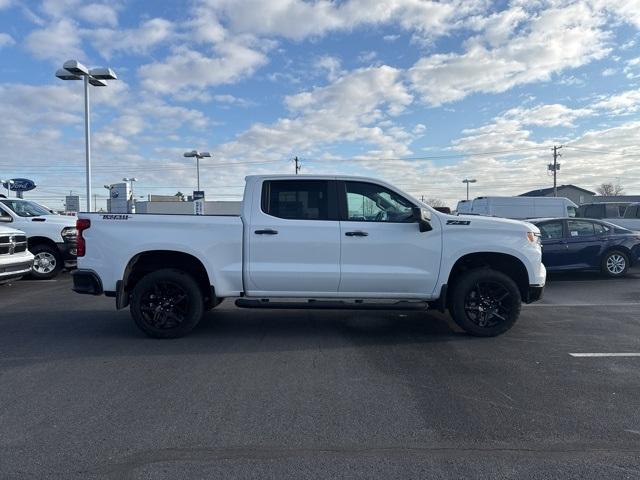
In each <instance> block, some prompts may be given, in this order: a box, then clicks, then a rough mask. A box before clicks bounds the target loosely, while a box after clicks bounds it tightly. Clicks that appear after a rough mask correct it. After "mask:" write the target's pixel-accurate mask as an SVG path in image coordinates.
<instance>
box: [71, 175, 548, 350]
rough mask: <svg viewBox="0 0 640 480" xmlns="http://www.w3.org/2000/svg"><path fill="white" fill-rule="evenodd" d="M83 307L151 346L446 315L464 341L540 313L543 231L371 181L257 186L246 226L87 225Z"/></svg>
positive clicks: (210, 222)
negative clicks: (121, 320)
mask: <svg viewBox="0 0 640 480" xmlns="http://www.w3.org/2000/svg"><path fill="white" fill-rule="evenodd" d="M77 230H78V240H77V241H78V243H77V250H78V270H76V271H75V272H74V273H73V281H74V285H73V289H74V290H75V291H76V292H78V293H85V294H94V295H100V294H105V295H107V296H112V297H115V299H116V307H117V308H123V307H126V306H127V305H130V310H131V314H132V316H133V319H134V320H135V322H136V324H137V325H138V327H140V329H141V330H143V331H144V332H145V333H146V334H148V335H150V336H153V337H162V338H167V337H178V336H181V335H184V334H186V333H188V332H189V331H190V330H191V329H192V328H193V327H194V326H195V325H196V324H197V323H198V322H199V321H200V319H201V317H202V315H203V312H204V310H206V309H210V308H213V307H215V306H216V305H217V304H219V303H220V302H221V301H222V300H223V299H224V298H227V297H237V300H236V302H235V303H236V305H237V306H238V307H245V308H334V309H387V310H388V309H426V308H429V307H431V308H436V309H439V310H442V311H444V310H445V309H448V310H449V311H450V312H451V315H452V317H453V319H454V320H455V321H456V323H457V324H458V325H459V326H460V327H462V328H463V329H464V330H465V331H466V332H468V333H470V334H472V335H478V336H493V335H498V334H501V333H503V332H505V331H507V330H508V329H509V328H511V326H512V325H513V324H514V323H515V321H516V319H517V318H518V316H519V313H520V306H521V302H523V301H524V302H527V303H528V302H533V301H535V300H538V299H539V298H540V297H541V295H542V291H543V287H544V283H545V278H546V270H545V267H544V265H543V264H542V263H541V247H540V236H539V230H538V228H537V227H535V226H534V225H531V224H529V223H525V222H520V221H517V220H506V219H500V218H488V217H478V216H466V217H465V216H453V215H447V214H443V213H439V212H436V211H435V210H433V209H431V208H430V207H428V206H427V205H425V204H423V203H421V202H419V201H418V200H416V199H415V198H413V197H411V196H410V195H407V194H406V193H403V192H402V191H400V190H398V189H397V188H395V187H393V186H391V185H389V184H387V183H384V182H381V181H378V180H372V179H368V178H359V177H342V176H331V177H328V176H306V175H304V176H302V175H298V176H249V177H247V179H246V186H245V191H244V201H243V205H242V212H241V215H240V216H185V215H154V214H151V215H144V214H141V215H131V214H103V213H82V214H80V215H79V218H78V222H77Z"/></svg>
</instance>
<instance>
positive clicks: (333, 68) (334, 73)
mask: <svg viewBox="0 0 640 480" xmlns="http://www.w3.org/2000/svg"><path fill="white" fill-rule="evenodd" d="M341 63H342V62H341V61H340V59H339V58H338V57H332V56H331V55H323V56H321V57H320V58H318V59H317V60H316V61H315V62H314V65H313V66H314V67H315V68H316V69H318V70H320V71H322V72H326V73H327V78H328V79H329V81H333V80H335V79H336V78H338V76H340V75H341V74H342V73H343V72H342V70H341V68H340V67H341Z"/></svg>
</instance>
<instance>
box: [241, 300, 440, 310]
mask: <svg viewBox="0 0 640 480" xmlns="http://www.w3.org/2000/svg"><path fill="white" fill-rule="evenodd" d="M236 307H240V308H272V309H288V310H304V309H307V310H311V309H314V310H315V309H318V310H321V309H324V310H414V311H421V310H427V308H429V306H428V304H427V302H409V301H399V302H393V303H382V302H370V303H364V302H363V301H361V300H356V301H355V302H345V301H342V300H307V301H306V302H302V301H292V302H282V301H278V302H273V301H271V300H269V299H249V298H238V299H237V300H236Z"/></svg>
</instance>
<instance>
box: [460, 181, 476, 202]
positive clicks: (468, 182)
mask: <svg viewBox="0 0 640 480" xmlns="http://www.w3.org/2000/svg"><path fill="white" fill-rule="evenodd" d="M476 182H477V180H476V179H475V178H465V179H464V180H462V183H466V184H467V200H469V184H470V183H476Z"/></svg>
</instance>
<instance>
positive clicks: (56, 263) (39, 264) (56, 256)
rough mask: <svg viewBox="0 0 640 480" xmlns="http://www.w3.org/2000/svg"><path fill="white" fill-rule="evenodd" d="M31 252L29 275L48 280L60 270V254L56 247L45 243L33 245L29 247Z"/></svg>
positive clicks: (61, 263)
mask: <svg viewBox="0 0 640 480" xmlns="http://www.w3.org/2000/svg"><path fill="white" fill-rule="evenodd" d="M29 251H30V252H31V253H32V254H33V257H34V258H33V267H32V268H31V274H30V276H31V277H32V278H35V279H37V280H49V279H51V278H54V277H56V276H57V275H58V274H59V273H60V270H62V267H63V262H62V256H61V255H60V252H59V251H58V249H57V248H55V247H51V246H49V245H47V244H39V245H34V246H33V247H31V248H29Z"/></svg>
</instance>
